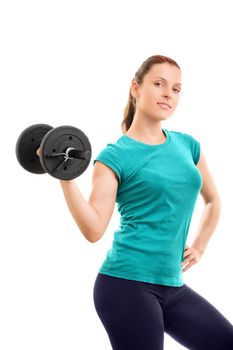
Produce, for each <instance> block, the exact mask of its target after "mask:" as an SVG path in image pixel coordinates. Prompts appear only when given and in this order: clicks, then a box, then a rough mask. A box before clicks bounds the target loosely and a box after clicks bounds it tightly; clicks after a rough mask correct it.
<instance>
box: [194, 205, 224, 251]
mask: <svg viewBox="0 0 233 350" xmlns="http://www.w3.org/2000/svg"><path fill="white" fill-rule="evenodd" d="M220 213H221V202H220V200H218V199H216V200H215V201H214V200H213V201H212V202H209V203H207V204H205V206H204V210H203V214H202V216H201V220H200V223H199V227H198V230H197V233H196V237H195V239H194V241H193V243H192V247H194V248H197V249H199V250H200V251H201V252H204V250H205V249H206V247H207V244H208V242H209V240H210V238H211V236H212V234H213V233H214V230H215V228H216V226H217V223H218V221H219V217H220Z"/></svg>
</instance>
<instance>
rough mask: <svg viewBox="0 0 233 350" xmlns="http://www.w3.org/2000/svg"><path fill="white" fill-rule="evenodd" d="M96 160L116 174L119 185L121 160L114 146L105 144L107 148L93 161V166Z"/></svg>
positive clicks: (121, 179)
mask: <svg viewBox="0 0 233 350" xmlns="http://www.w3.org/2000/svg"><path fill="white" fill-rule="evenodd" d="M97 160H98V161H100V162H102V163H104V164H105V165H107V166H108V167H110V168H111V169H112V170H113V171H114V172H115V173H116V174H117V177H118V181H119V184H121V183H122V181H123V159H122V156H121V154H120V153H119V150H118V149H117V147H116V146H115V145H114V144H111V143H109V144H107V146H106V147H105V148H104V149H103V150H102V151H101V152H100V153H99V154H98V155H97V157H96V158H95V159H94V161H93V166H94V165H95V162H96V161H97Z"/></svg>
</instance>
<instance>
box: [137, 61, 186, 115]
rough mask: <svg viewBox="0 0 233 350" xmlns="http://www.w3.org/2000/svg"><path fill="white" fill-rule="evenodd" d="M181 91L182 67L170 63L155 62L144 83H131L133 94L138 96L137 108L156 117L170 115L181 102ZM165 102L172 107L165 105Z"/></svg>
mask: <svg viewBox="0 0 233 350" xmlns="http://www.w3.org/2000/svg"><path fill="white" fill-rule="evenodd" d="M180 91H181V72H180V69H179V68H178V67H176V66H174V65H171V64H169V63H160V64H154V65H153V66H152V67H151V69H150V71H149V72H148V73H147V74H145V75H144V78H143V82H142V84H140V85H139V84H137V82H136V81H135V80H133V81H132V83H131V94H132V96H133V97H135V98H136V110H137V111H138V112H142V113H143V114H146V115H149V116H152V117H153V116H155V117H161V118H162V119H163V118H166V117H169V116H170V115H171V114H172V113H173V112H174V110H175V109H176V106H177V104H178V102H179V97H180ZM162 102H164V103H166V104H168V105H169V106H170V107H167V106H163V105H162V104H161V103H162Z"/></svg>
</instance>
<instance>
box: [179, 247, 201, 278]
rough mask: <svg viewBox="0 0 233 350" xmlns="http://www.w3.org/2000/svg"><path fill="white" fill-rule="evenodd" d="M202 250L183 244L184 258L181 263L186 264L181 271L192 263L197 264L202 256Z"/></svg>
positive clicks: (185, 269)
mask: <svg viewBox="0 0 233 350" xmlns="http://www.w3.org/2000/svg"><path fill="white" fill-rule="evenodd" d="M202 254H203V253H202V252H201V251H200V250H199V249H197V248H194V247H188V246H187V245H186V246H185V251H184V258H185V260H184V261H183V262H182V263H181V265H182V266H184V265H186V266H185V267H184V268H183V270H182V272H185V271H187V270H188V269H189V268H190V267H191V266H192V265H194V264H197V263H198V262H199V260H200V259H201V257H202Z"/></svg>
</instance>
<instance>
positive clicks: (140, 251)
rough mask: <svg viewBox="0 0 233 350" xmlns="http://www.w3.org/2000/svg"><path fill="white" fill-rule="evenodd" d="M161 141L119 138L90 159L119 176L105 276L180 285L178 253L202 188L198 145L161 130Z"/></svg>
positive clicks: (184, 136)
mask: <svg viewBox="0 0 233 350" xmlns="http://www.w3.org/2000/svg"><path fill="white" fill-rule="evenodd" d="M162 130H163V132H164V134H165V135H166V141H165V142H164V143H162V144H157V145H152V144H147V143H143V142H141V141H139V140H136V139H134V138H131V137H129V136H128V135H125V134H123V135H122V136H121V137H120V138H118V139H117V140H116V142H114V143H109V144H107V145H106V147H105V148H104V149H102V150H101V152H100V153H99V154H98V156H97V157H96V158H95V160H94V162H93V165H94V164H95V162H96V161H100V162H102V163H104V164H105V165H107V166H108V167H110V168H111V169H112V170H113V171H114V172H115V173H116V174H117V178H118V189H117V195H116V203H117V205H118V212H119V214H120V223H119V227H118V228H116V230H115V232H114V237H113V241H112V247H111V249H109V251H108V252H107V254H106V258H105V260H104V262H103V263H102V265H101V267H100V269H99V272H100V273H103V274H107V275H110V276H115V277H120V278H125V279H130V280H137V281H142V282H149V283H155V284H162V285H168V286H182V285H183V278H182V265H181V262H182V261H183V260H184V258H183V254H184V249H185V245H186V240H187V235H188V230H189V226H190V223H191V219H192V214H193V210H194V207H195V203H196V200H197V197H198V194H199V192H200V189H201V187H202V176H201V174H200V172H199V170H198V168H197V167H196V164H197V162H198V160H199V157H200V142H199V141H198V140H196V139H195V138H194V137H193V136H191V135H190V134H187V133H182V132H178V131H171V130H170V131H169V130H167V129H162Z"/></svg>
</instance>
